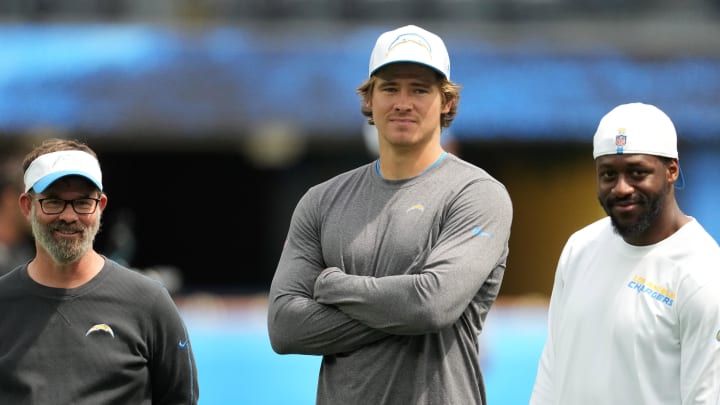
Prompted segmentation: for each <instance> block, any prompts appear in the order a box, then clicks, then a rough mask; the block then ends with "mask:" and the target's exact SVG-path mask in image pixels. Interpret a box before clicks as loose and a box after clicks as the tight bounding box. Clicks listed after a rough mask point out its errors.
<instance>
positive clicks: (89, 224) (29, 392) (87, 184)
mask: <svg viewBox="0 0 720 405" xmlns="http://www.w3.org/2000/svg"><path fill="white" fill-rule="evenodd" d="M23 170H24V173H25V174H24V181H25V189H24V190H25V192H24V193H23V194H21V196H20V199H19V203H20V210H21V211H22V213H23V214H24V215H25V217H26V218H27V220H28V221H29V222H30V224H31V228H32V233H33V236H34V238H35V248H36V255H35V257H34V258H33V259H32V260H30V261H29V262H28V263H25V264H23V265H20V266H18V267H17V268H15V269H14V270H13V271H11V272H10V273H8V274H7V275H5V276H3V277H2V278H0V307H1V308H2V311H0V399H2V401H0V402H2V403H12V404H20V403H38V404H50V403H56V404H80V405H82V404H110V403H113V404H115V403H122V404H180V403H182V404H197V399H198V392H199V390H198V385H197V371H196V369H195V360H194V356H193V353H192V348H191V346H190V344H189V338H188V333H187V330H186V327H185V324H184V322H183V320H182V318H181V317H180V314H179V312H178V310H177V307H176V306H175V304H174V302H173V300H172V298H171V296H170V294H169V293H168V291H167V289H166V288H164V287H163V286H162V285H161V284H160V283H158V282H157V281H155V280H152V279H150V278H149V277H146V276H144V275H141V274H140V273H138V272H136V271H133V270H131V269H128V268H126V267H124V266H121V265H120V264H118V263H116V262H114V261H112V260H110V259H108V258H107V257H105V256H103V255H101V254H100V253H98V252H96V251H95V250H94V249H93V241H94V240H95V236H96V235H97V233H98V231H99V229H100V220H101V216H102V212H103V211H104V210H105V208H106V206H107V203H108V197H107V195H106V194H105V193H104V192H103V185H102V172H101V170H100V163H99V162H98V159H97V155H96V154H95V152H94V151H93V150H92V149H90V147H88V146H87V145H85V144H83V143H80V142H77V141H72V140H64V139H50V140H47V141H45V142H43V143H42V144H41V145H40V146H38V147H37V148H35V149H34V150H33V151H31V152H30V153H29V154H28V155H27V156H26V158H25V161H24V162H23Z"/></svg>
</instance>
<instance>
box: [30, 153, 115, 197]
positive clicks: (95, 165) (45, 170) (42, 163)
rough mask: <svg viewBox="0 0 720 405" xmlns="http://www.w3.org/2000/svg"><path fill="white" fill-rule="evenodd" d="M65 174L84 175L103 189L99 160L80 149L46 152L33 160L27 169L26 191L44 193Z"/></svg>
mask: <svg viewBox="0 0 720 405" xmlns="http://www.w3.org/2000/svg"><path fill="white" fill-rule="evenodd" d="M65 176H82V177H85V178H86V179H88V180H90V181H91V182H92V183H93V184H94V185H95V186H97V188H98V189H99V190H100V191H102V189H103V186H102V172H101V170H100V163H99V162H98V160H97V159H96V158H95V157H94V156H92V155H91V154H89V153H87V152H83V151H80V150H63V151H58V152H51V153H46V154H44V155H40V156H39V157H38V158H37V159H35V160H33V162H32V163H31V164H30V166H29V167H28V169H27V170H26V171H25V177H24V179H25V192H28V191H30V189H33V190H34V191H35V192H36V193H42V192H43V191H45V189H47V188H48V187H49V186H50V185H51V184H52V183H53V182H55V181H56V180H58V179H60V178H62V177H65Z"/></svg>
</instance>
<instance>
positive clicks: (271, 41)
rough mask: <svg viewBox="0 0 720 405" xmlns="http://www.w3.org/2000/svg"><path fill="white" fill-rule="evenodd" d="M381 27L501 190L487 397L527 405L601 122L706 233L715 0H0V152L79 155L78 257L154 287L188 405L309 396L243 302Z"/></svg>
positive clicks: (718, 230) (711, 200)
mask: <svg viewBox="0 0 720 405" xmlns="http://www.w3.org/2000/svg"><path fill="white" fill-rule="evenodd" d="M405 24H416V25H420V26H422V27H423V28H426V29H429V30H431V31H434V32H436V33H437V34H439V35H440V36H441V37H442V38H443V39H444V40H445V42H446V45H447V47H448V49H449V52H450V55H451V60H452V73H451V76H452V79H453V81H455V82H457V83H459V84H461V85H462V86H463V90H462V93H461V94H462V97H461V102H460V108H459V115H458V118H457V119H456V120H455V122H454V123H453V125H452V127H451V128H450V132H449V133H447V134H445V136H446V138H447V139H446V141H447V142H448V143H447V145H448V148H452V150H453V151H455V153H457V154H458V155H460V156H461V157H462V158H464V159H466V160H468V161H470V162H472V163H474V164H476V165H478V166H480V167H483V168H485V169H486V170H488V171H489V172H490V173H491V174H492V175H494V176H495V177H496V178H498V179H499V180H501V181H502V182H503V183H504V184H505V185H506V186H507V188H508V190H509V192H510V194H511V196H512V198H513V204H514V208H515V220H514V224H513V232H512V237H511V246H510V248H511V254H510V258H509V262H508V269H507V272H506V275H505V281H504V284H503V289H502V295H501V297H500V299H499V301H498V306H497V308H496V311H495V312H494V313H491V317H490V319H489V320H488V325H487V328H486V333H484V336H485V339H486V341H485V344H486V345H485V346H484V347H483V348H481V350H482V351H483V354H484V358H485V361H486V363H487V364H486V365H485V369H484V371H485V372H486V374H487V375H486V379H488V390H489V396H490V399H491V400H493V399H494V400H495V401H494V403H495V404H498V403H499V404H515V403H518V404H521V403H526V402H527V397H528V396H529V389H530V388H529V387H531V385H532V381H533V379H534V373H535V367H536V364H537V356H539V351H540V349H541V347H542V343H543V341H544V328H545V325H544V321H545V319H544V317H545V308H546V303H547V298H548V296H549V293H550V289H551V286H552V280H553V276H554V268H555V264H556V261H557V257H558V255H559V253H560V250H561V249H562V245H563V243H564V242H565V240H566V239H567V237H568V236H569V235H570V234H571V233H572V232H573V231H575V230H577V229H579V228H580V227H582V226H584V225H585V224H587V223H589V222H591V221H593V220H595V219H597V218H600V217H601V216H602V215H603V214H602V211H601V209H600V207H599V206H598V204H597V201H596V197H595V180H594V167H593V161H592V135H593V133H594V130H595V127H596V126H597V123H598V121H599V119H600V118H601V117H602V116H603V115H604V114H605V113H606V112H607V111H609V110H610V109H612V108H613V107H614V106H616V105H618V104H622V103H627V102H634V101H642V102H646V103H651V104H655V105H657V106H658V107H660V108H661V109H663V110H664V111H665V112H666V113H667V114H668V115H669V116H670V117H671V118H672V119H673V121H674V122H675V125H676V127H677V130H678V134H679V138H680V144H679V149H680V161H681V166H682V169H683V171H684V175H685V181H686V187H685V188H684V189H683V190H679V191H678V192H677V195H678V199H679V200H680V205H681V207H682V208H683V210H684V211H685V212H686V213H687V214H689V215H692V216H694V217H696V218H698V219H699V220H700V222H701V223H702V224H703V225H704V226H705V227H706V229H708V231H709V232H710V233H711V234H712V235H713V236H715V238H716V239H720V210H718V209H717V207H718V203H719V202H720V187H718V179H719V178H720V1H718V0H686V1H683V2H678V1H672V0H635V1H620V0H610V1H608V0H606V1H598V0H573V1H570V0H154V1H145V0H57V1H52V0H2V1H0V158H2V159H3V162H4V163H8V162H14V161H15V160H13V159H15V157H14V156H17V154H18V153H19V154H21V155H22V154H24V152H26V151H27V150H28V148H30V147H31V146H32V145H34V144H35V143H37V142H38V141H39V140H40V139H42V138H44V137H48V136H59V137H70V138H78V139H81V140H84V141H86V142H88V143H89V144H90V145H91V146H92V147H93V148H94V149H95V150H96V151H97V153H98V155H99V157H100V161H101V164H102V166H103V172H104V176H105V181H104V183H105V184H106V192H107V193H108V195H109V198H110V204H109V206H108V209H107V210H106V211H105V214H104V220H103V221H104V224H103V230H102V232H101V233H100V235H99V237H98V240H97V244H96V247H97V249H98V250H100V251H101V252H104V253H105V254H106V255H108V256H109V257H112V258H114V259H116V260H118V261H120V262H123V263H125V264H127V265H128V266H130V267H133V268H135V269H138V270H139V271H144V272H146V273H148V274H149V275H151V276H154V277H158V278H159V279H161V280H162V281H163V282H165V283H166V285H167V286H168V288H170V289H171V291H172V292H173V294H174V296H175V297H176V300H177V302H178V304H179V305H180V306H181V309H182V310H183V311H184V313H185V314H186V317H187V320H188V326H189V328H190V332H191V335H192V336H193V340H194V341H193V344H194V346H195V352H196V356H197V357H198V363H199V364H198V367H199V371H200V377H201V391H202V395H201V402H202V403H204V404H229V403H232V404H234V403H238V404H244V403H248V404H263V403H266V404H273V403H297V404H303V403H308V404H309V403H313V400H314V389H315V384H316V378H317V368H318V364H319V359H318V358H313V357H308V356H278V355H275V354H274V353H272V352H271V350H270V349H269V344H268V343H267V336H266V331H265V323H264V322H265V321H264V310H265V301H264V298H265V294H266V293H267V290H268V287H269V284H270V281H271V279H272V275H273V273H274V270H275V264H276V262H277V259H278V256H279V253H280V250H281V247H282V244H283V240H284V237H285V233H286V231H287V226H288V222H289V219H290V215H291V213H292V210H293V208H294V206H295V203H296V202H297V200H298V199H299V198H300V196H301V195H302V194H303V193H304V192H305V191H306V190H307V188H308V187H310V186H312V185H314V184H316V183H318V182H320V181H323V180H325V179H328V178H330V177H332V176H334V175H336V174H338V173H340V172H342V171H345V170H349V169H352V168H354V167H356V166H359V165H362V164H365V163H367V162H370V161H371V160H373V159H374V158H375V156H374V151H373V148H372V145H371V144H369V143H368V142H367V139H368V138H367V135H368V131H367V128H366V127H365V126H364V118H363V117H362V115H361V114H360V112H359V107H360V103H359V99H358V97H357V96H356V94H355V88H356V87H357V86H358V85H359V84H360V83H361V82H362V81H363V80H364V79H365V77H366V76H367V65H368V59H369V56H370V51H371V49H372V47H373V45H374V42H375V39H376V38H377V36H378V35H379V34H380V33H381V32H383V31H386V30H388V29H392V28H396V27H398V26H400V25H405ZM6 166H7V165H3V167H6ZM11 167H12V166H11ZM3 174H4V175H5V177H7V178H9V179H6V180H3V179H2V178H0V185H1V186H3V187H4V186H5V184H9V183H10V182H11V181H10V180H12V178H13V176H15V177H17V175H16V174H12V173H11V169H7V168H5V169H3ZM20 175H21V174H20ZM6 200H8V201H11V204H10V206H11V207H12V198H8V199H6ZM3 207H4V206H3V205H0V215H2V213H3V212H7V209H6V208H3ZM9 223H11V222H10V220H9V219H8V220H7V221H4V220H2V216H0V224H3V229H5V230H8V229H10V228H9V226H10V225H7V226H6V225H4V224H9ZM10 233H11V232H6V231H3V232H0V236H3V234H10ZM10 237H12V235H10ZM14 239H15V240H22V239H23V238H22V237H20V236H17V235H15V237H14ZM6 245H7V246H10V243H9V242H8V243H7V244H6ZM10 251H11V250H10V249H9V248H3V245H2V241H0V259H2V257H3V252H5V256H8V252H10ZM16 251H17V252H24V253H18V254H17V255H19V256H20V257H22V256H23V255H24V254H26V252H27V251H21V250H13V252H16ZM521 348H522V349H521ZM263 382H265V383H267V382H271V383H272V384H273V385H271V386H263V385H262V383H263ZM491 403H493V402H491Z"/></svg>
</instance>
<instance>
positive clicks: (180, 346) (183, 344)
mask: <svg viewBox="0 0 720 405" xmlns="http://www.w3.org/2000/svg"><path fill="white" fill-rule="evenodd" d="M187 345H188V340H187V339H185V341H184V342H178V347H179V348H180V350H182V349H184V348H186V347H187Z"/></svg>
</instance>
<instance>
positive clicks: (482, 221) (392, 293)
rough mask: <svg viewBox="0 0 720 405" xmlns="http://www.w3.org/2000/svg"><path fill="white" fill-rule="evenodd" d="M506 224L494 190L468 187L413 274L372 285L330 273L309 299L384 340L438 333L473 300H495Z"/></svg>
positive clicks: (508, 213) (503, 202)
mask: <svg viewBox="0 0 720 405" xmlns="http://www.w3.org/2000/svg"><path fill="white" fill-rule="evenodd" d="M511 222H512V203H511V201H510V197H509V195H508V193H507V190H506V189H505V188H504V187H503V186H502V185H501V184H499V183H497V182H495V181H490V180H487V181H477V182H474V183H470V184H469V185H468V186H466V187H465V188H464V189H463V190H462V191H461V192H460V194H459V195H458V196H457V197H456V198H455V200H454V201H453V202H452V203H451V206H450V209H449V211H448V214H447V217H446V218H445V220H444V223H443V224H442V230H441V234H440V238H439V239H438V242H437V244H435V245H434V246H432V247H431V248H430V249H431V251H430V253H429V255H428V256H427V257H428V258H427V260H426V262H425V264H424V266H423V268H422V270H421V271H420V272H419V273H417V274H400V275H392V276H386V277H380V278H376V277H368V276H358V275H349V274H346V273H344V272H343V271H342V270H340V269H338V268H329V269H326V270H324V271H323V272H322V274H321V275H320V276H319V277H318V278H317V280H316V283H315V288H314V290H315V295H314V297H315V299H316V300H317V302H319V303H322V304H327V305H333V306H336V307H337V308H339V309H340V310H342V311H343V312H344V313H345V314H347V315H349V316H350V317H351V318H353V319H356V320H358V321H360V322H362V323H363V324H365V325H368V326H369V327H371V328H377V329H380V330H382V331H385V332H387V333H391V334H402V335H415V334H425V333H433V332H436V331H439V330H442V329H445V328H447V327H449V326H450V325H452V324H454V323H455V322H457V320H458V319H459V318H460V317H461V316H462V314H463V312H464V311H465V310H466V308H467V307H468V306H469V304H470V303H471V301H472V300H473V299H474V298H475V297H476V296H477V295H478V294H479V293H480V294H483V293H484V292H486V293H487V295H488V297H487V299H488V300H489V301H492V300H494V299H495V295H496V294H497V289H498V287H499V286H498V285H497V284H498V283H499V280H494V278H497V274H498V273H500V272H501V271H504V267H505V261H506V258H507V254H508V240H509V237H510V226H511ZM416 231H418V232H420V231H423V230H416ZM425 231H427V230H425ZM395 273H402V271H397V272H395ZM483 288H486V289H487V290H488V291H481V289H483Z"/></svg>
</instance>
